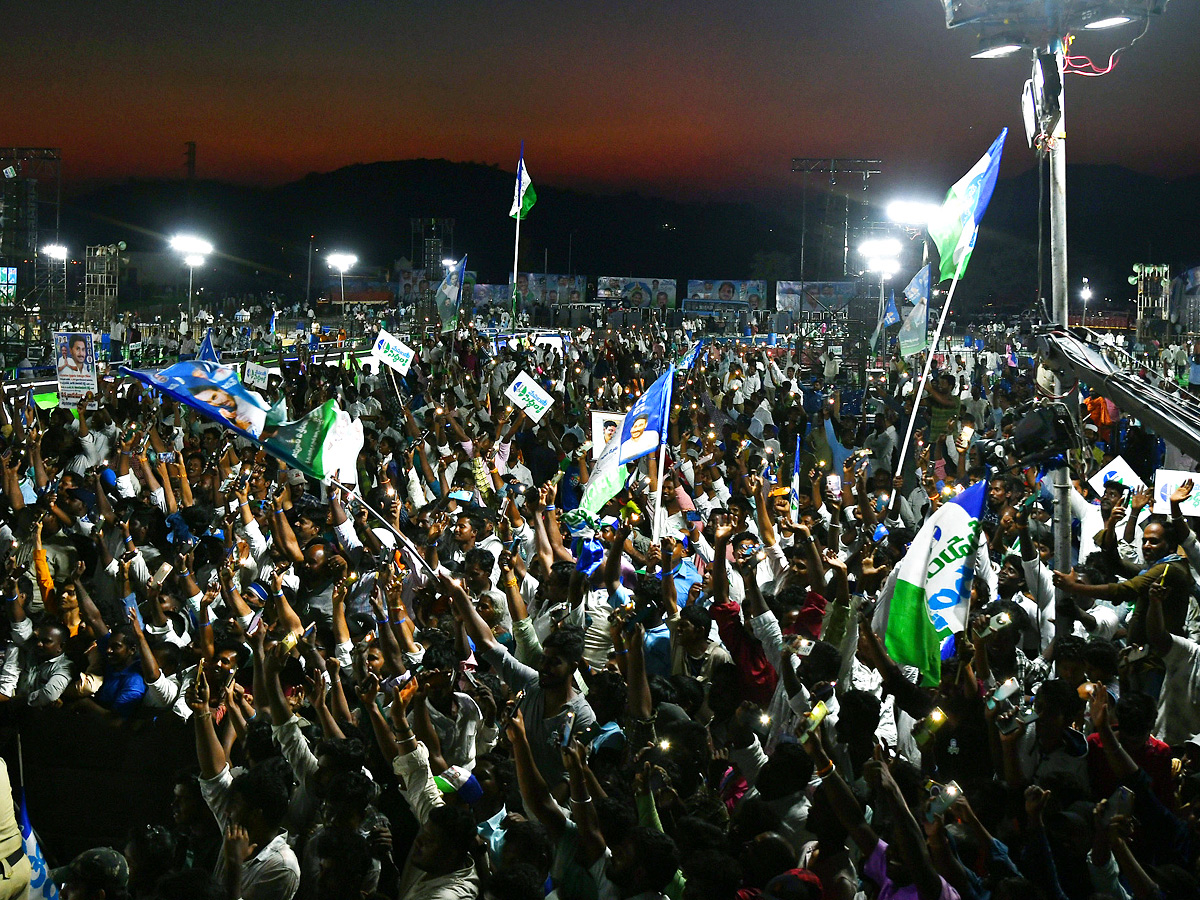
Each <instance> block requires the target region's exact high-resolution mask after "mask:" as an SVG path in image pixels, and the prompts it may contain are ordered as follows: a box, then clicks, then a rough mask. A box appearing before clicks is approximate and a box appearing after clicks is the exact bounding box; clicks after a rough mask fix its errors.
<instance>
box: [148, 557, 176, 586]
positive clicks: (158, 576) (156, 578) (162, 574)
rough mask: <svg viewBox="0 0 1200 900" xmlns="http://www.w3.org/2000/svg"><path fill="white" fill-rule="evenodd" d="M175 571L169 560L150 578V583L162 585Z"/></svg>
mask: <svg viewBox="0 0 1200 900" xmlns="http://www.w3.org/2000/svg"><path fill="white" fill-rule="evenodd" d="M173 571H175V567H174V566H173V565H171V564H170V563H169V562H165V563H163V564H162V565H161V566H159V567H158V571H157V572H155V573H154V575H153V576H151V578H150V583H151V584H153V585H154V586H155V587H162V583H163V582H164V581H166V580H167V576H168V575H170V574H171V573H172V572H173Z"/></svg>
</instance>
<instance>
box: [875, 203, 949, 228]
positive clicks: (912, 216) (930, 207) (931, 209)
mask: <svg viewBox="0 0 1200 900" xmlns="http://www.w3.org/2000/svg"><path fill="white" fill-rule="evenodd" d="M939 208H940V207H939V206H938V204H936V203H922V202H921V201H919V200H896V201H894V202H892V203H889V204H888V208H887V214H888V218H889V219H891V220H892V221H893V222H899V223H900V224H901V225H919V226H922V227H923V226H925V225H928V224H929V220H930V219H931V218H933V214H934V213H936V212H937V211H938V209H939Z"/></svg>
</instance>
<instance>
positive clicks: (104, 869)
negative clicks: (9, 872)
mask: <svg viewBox="0 0 1200 900" xmlns="http://www.w3.org/2000/svg"><path fill="white" fill-rule="evenodd" d="M50 877H51V878H52V879H53V880H54V881H55V882H56V883H57V884H60V885H62V896H63V897H65V898H70V900H75V898H80V900H91V898H93V897H103V898H104V900H125V898H126V897H128V896H129V891H128V887H129V863H127V862H126V861H125V857H124V856H122V855H121V854H120V853H118V852H117V851H116V850H113V849H112V848H111V847H95V848H93V849H91V850H84V851H83V852H82V853H80V854H79V855H78V856H76V857H75V858H74V859H73V860H71V862H70V863H69V864H68V865H65V866H63V867H61V868H58V869H52V870H51V871H50ZM0 896H5V897H15V896H19V895H17V894H0Z"/></svg>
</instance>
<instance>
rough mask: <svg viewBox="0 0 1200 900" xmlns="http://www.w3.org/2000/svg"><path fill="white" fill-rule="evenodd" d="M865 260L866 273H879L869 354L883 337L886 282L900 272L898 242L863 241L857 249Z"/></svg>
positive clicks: (888, 239)
mask: <svg viewBox="0 0 1200 900" xmlns="http://www.w3.org/2000/svg"><path fill="white" fill-rule="evenodd" d="M858 252H859V253H861V254H862V255H863V256H864V257H865V258H866V260H867V271H868V272H877V273H879V315H878V317H877V318H876V320H875V321H876V324H875V332H874V334H872V335H871V354H872V355H875V353H876V352H877V350H878V346H879V340H880V339H881V338H882V337H883V316H884V309H885V304H886V300H885V299H884V296H883V291H884V287H885V285H886V283H887V280H888V279H889V278H891V277H892V276H893V275H895V274H896V273H897V272H898V271H900V260H899V259H898V258H897V257H899V256H900V242H899V241H898V240H896V239H895V238H877V239H875V240H871V241H864V242H863V243H862V244H860V245H859V247H858Z"/></svg>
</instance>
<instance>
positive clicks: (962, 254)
mask: <svg viewBox="0 0 1200 900" xmlns="http://www.w3.org/2000/svg"><path fill="white" fill-rule="evenodd" d="M1007 136H1008V129H1007V128H1005V129H1004V130H1003V131H1001V132H1000V136H999V137H998V138H996V140H995V141H993V142H992V146H991V147H989V148H988V152H987V153H985V154H984V155H983V156H982V157H980V159H979V162H977V163H975V165H974V166H972V167H971V169H970V171H969V172H967V174H966V175H964V176H963V177H962V178H960V179H959V180H958V182H957V183H955V185H954V186H953V187H952V188H950V191H949V192H948V193H947V194H946V200H945V202H943V203H942V206H941V208H940V209H939V210H938V211H937V212H936V213H934V214H933V216H932V218H930V220H929V237H930V238H932V239H933V242H934V243H935V244H937V248H938V254H939V255H940V256H941V277H940V279H939V280H940V281H945V280H947V279H949V278H953V277H954V276H955V273H957V274H958V276H959V277H960V278H961V277H962V274H963V273H964V272H965V271H966V270H967V263H968V262H969V261H970V259H971V251H972V250H974V249H975V238H976V236H977V235H978V234H979V222H980V220H981V219H982V218H983V212H984V210H986V209H987V205H988V201H989V200H991V199H992V191H993V190H995V188H996V176H997V175H998V174H999V172H1000V156H1001V155H1002V154H1003V153H1004V139H1005V138H1006V137H1007Z"/></svg>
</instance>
